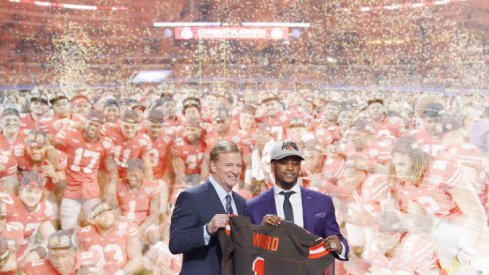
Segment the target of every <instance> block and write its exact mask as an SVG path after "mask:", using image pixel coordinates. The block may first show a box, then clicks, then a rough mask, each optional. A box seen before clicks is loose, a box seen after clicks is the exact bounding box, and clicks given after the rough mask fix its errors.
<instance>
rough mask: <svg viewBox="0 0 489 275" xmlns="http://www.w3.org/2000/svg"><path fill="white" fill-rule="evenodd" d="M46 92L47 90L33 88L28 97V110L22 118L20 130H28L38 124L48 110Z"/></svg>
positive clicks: (47, 92)
mask: <svg viewBox="0 0 489 275" xmlns="http://www.w3.org/2000/svg"><path fill="white" fill-rule="evenodd" d="M47 94H49V90H46V89H44V88H34V90H33V91H32V92H31V98H30V105H29V106H30V112H29V113H28V114H27V115H26V116H25V117H23V118H22V130H23V131H25V132H28V131H30V130H32V129H36V128H37V127H38V126H39V121H40V120H41V118H43V117H44V116H45V115H46V114H47V112H48V111H49V104H48V98H47Z"/></svg>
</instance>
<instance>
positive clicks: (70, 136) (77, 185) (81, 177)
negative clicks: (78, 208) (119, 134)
mask: <svg viewBox="0 0 489 275" xmlns="http://www.w3.org/2000/svg"><path fill="white" fill-rule="evenodd" d="M55 140H56V142H57V143H58V144H59V145H58V148H59V149H60V150H62V151H64V152H65V153H66V155H67V156H68V162H67V168H66V179H67V182H68V184H67V186H66V190H65V191H64V193H63V196H64V197H65V198H72V199H92V198H97V197H98V196H99V194H100V188H99V185H98V183H97V174H98V170H99V168H100V165H101V162H102V161H103V160H104V159H105V158H106V157H108V156H112V155H113V154H114V147H113V143H112V141H111V140H110V139H108V138H103V137H102V138H100V139H99V140H98V141H96V142H88V141H86V140H85V138H84V137H83V133H82V130H77V129H74V128H67V129H64V130H62V131H61V132H59V133H58V134H57V135H56V137H55Z"/></svg>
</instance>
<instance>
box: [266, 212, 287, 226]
mask: <svg viewBox="0 0 489 275" xmlns="http://www.w3.org/2000/svg"><path fill="white" fill-rule="evenodd" d="M281 222H282V219H281V218H280V217H279V216H277V215H272V214H268V215H265V217H263V220H262V221H261V224H268V225H271V226H278V225H279V224H280V223H281Z"/></svg>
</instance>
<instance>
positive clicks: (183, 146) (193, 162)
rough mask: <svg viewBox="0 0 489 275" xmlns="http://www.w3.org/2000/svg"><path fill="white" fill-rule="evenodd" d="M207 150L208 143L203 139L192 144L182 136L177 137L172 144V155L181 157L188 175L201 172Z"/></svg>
mask: <svg viewBox="0 0 489 275" xmlns="http://www.w3.org/2000/svg"><path fill="white" fill-rule="evenodd" d="M205 152H206V144H205V142H204V141H203V140H201V141H200V142H199V143H198V144H197V145H190V144H188V142H187V140H186V139H185V138H183V137H181V136H178V137H176V138H175V141H174V142H173V145H172V146H171V153H172V155H173V156H176V157H179V158H181V159H182V160H183V162H184V163H185V174H187V175H191V174H200V168H201V166H202V161H203V160H204V154H205Z"/></svg>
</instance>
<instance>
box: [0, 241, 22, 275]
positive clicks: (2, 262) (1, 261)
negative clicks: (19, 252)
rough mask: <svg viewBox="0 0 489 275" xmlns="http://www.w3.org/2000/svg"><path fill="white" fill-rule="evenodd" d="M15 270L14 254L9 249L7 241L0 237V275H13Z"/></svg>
mask: <svg viewBox="0 0 489 275" xmlns="http://www.w3.org/2000/svg"><path fill="white" fill-rule="evenodd" d="M17 270H18V265H17V258H16V257H15V252H14V251H13V250H12V249H11V248H10V245H9V243H8V241H7V239H5V238H3V237H0V274H5V275H14V274H17V273H16V271H17Z"/></svg>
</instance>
